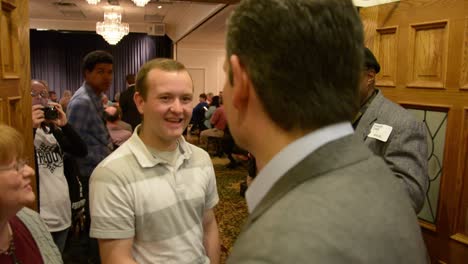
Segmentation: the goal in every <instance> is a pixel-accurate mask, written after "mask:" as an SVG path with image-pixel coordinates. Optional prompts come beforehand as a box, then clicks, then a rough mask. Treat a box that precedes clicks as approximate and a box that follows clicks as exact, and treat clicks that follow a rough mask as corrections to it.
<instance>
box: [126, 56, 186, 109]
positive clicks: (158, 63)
mask: <svg viewBox="0 0 468 264" xmlns="http://www.w3.org/2000/svg"><path fill="white" fill-rule="evenodd" d="M154 69H159V70H162V71H166V72H180V71H187V69H186V68H185V66H184V65H183V64H182V63H180V62H178V61H175V60H172V59H166V58H160V59H154V60H150V61H149V62H147V63H145V64H144V65H143V67H141V69H140V70H139V71H138V74H137V78H136V85H135V90H136V91H137V92H138V93H140V94H141V96H142V97H143V99H144V100H146V96H147V94H148V83H147V81H146V79H147V77H148V73H149V72H150V71H151V70H154ZM189 75H190V74H189Z"/></svg>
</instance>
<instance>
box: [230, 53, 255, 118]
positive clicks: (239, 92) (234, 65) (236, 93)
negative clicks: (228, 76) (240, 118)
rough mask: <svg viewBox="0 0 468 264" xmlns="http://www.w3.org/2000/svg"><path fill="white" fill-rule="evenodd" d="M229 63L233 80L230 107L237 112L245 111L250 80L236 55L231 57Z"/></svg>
mask: <svg viewBox="0 0 468 264" xmlns="http://www.w3.org/2000/svg"><path fill="white" fill-rule="evenodd" d="M229 63H230V64H231V70H232V79H233V87H232V89H233V91H232V92H233V93H232V105H233V106H234V107H235V108H236V109H237V110H242V109H245V106H246V104H247V101H248V99H249V88H250V78H249V76H248V75H247V71H246V69H245V67H244V65H242V63H241V62H240V60H239V57H238V56H237V55H231V57H230V58H229Z"/></svg>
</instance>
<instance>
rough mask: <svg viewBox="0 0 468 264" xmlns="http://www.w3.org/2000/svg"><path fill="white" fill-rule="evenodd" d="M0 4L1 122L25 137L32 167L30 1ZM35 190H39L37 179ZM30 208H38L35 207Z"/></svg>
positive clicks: (10, 1) (6, 0) (34, 184)
mask: <svg viewBox="0 0 468 264" xmlns="http://www.w3.org/2000/svg"><path fill="white" fill-rule="evenodd" d="M0 2H1V6H0V64H1V65H0V122H1V123H6V124H9V125H11V126H13V127H15V128H16V129H18V130H19V131H20V132H21V133H22V134H23V136H24V138H25V146H26V153H25V155H26V158H28V160H29V161H30V162H29V163H30V165H31V166H32V165H34V145H33V135H32V120H31V96H30V92H31V85H30V79H31V77H30V75H31V73H30V62H29V7H28V0H0ZM0 133H1V131H0ZM31 161H32V162H31ZM33 189H34V190H36V180H35V179H34V180H33ZM31 207H33V208H37V207H36V205H31Z"/></svg>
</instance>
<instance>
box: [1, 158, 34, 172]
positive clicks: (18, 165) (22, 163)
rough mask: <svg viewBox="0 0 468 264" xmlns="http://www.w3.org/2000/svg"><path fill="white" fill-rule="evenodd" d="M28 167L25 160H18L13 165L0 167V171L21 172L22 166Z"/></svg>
mask: <svg viewBox="0 0 468 264" xmlns="http://www.w3.org/2000/svg"><path fill="white" fill-rule="evenodd" d="M26 165H28V160H27V159H19V160H17V161H16V163H15V164H14V165H11V166H0V171H9V170H16V171H17V172H22V171H23V169H24V166H26Z"/></svg>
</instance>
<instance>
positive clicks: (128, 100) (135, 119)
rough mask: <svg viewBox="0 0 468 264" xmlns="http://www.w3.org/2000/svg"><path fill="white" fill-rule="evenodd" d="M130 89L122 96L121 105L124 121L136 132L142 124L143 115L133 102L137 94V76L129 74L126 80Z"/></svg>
mask: <svg viewBox="0 0 468 264" xmlns="http://www.w3.org/2000/svg"><path fill="white" fill-rule="evenodd" d="M125 79H126V81H127V85H128V88H127V90H125V91H124V92H122V94H121V95H120V101H119V105H120V108H121V109H122V120H123V121H124V122H127V123H129V124H130V125H131V126H132V129H133V130H134V129H135V127H136V126H137V125H138V124H140V123H141V115H140V112H138V109H137V108H136V105H135V102H134V101H133V95H134V94H135V74H128V75H127V77H126V78H125Z"/></svg>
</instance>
